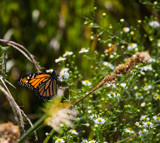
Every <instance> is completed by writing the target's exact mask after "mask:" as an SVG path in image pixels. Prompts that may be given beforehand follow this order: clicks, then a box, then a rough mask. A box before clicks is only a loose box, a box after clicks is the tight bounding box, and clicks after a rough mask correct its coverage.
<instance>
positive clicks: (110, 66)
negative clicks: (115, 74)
mask: <svg viewBox="0 0 160 143" xmlns="http://www.w3.org/2000/svg"><path fill="white" fill-rule="evenodd" d="M103 65H104V66H107V67H109V68H110V69H112V70H114V68H115V67H114V66H113V65H112V64H111V63H109V62H103Z"/></svg>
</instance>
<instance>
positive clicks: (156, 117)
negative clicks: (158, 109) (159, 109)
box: [153, 114, 160, 122]
mask: <svg viewBox="0 0 160 143" xmlns="http://www.w3.org/2000/svg"><path fill="white" fill-rule="evenodd" d="M153 119H154V120H155V121H156V122H160V114H158V115H157V116H153Z"/></svg>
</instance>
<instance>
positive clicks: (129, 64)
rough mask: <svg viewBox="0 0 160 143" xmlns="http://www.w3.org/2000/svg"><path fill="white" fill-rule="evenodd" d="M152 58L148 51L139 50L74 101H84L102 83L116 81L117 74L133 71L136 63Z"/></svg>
mask: <svg viewBox="0 0 160 143" xmlns="http://www.w3.org/2000/svg"><path fill="white" fill-rule="evenodd" d="M149 59H150V56H149V54H148V52H138V53H137V54H135V55H134V56H132V57H131V58H129V59H128V60H127V61H126V63H125V64H122V65H120V66H118V67H117V68H116V69H115V70H114V71H113V72H112V73H111V74H109V75H107V76H105V77H104V78H103V79H102V80H101V81H100V82H99V83H98V85H97V86H96V87H94V88H92V89H91V91H89V92H88V93H87V94H86V95H85V96H84V97H82V98H81V99H80V100H78V101H76V102H75V103H73V104H74V105H75V104H77V103H79V102H80V101H82V100H83V99H84V98H86V97H87V96H89V95H90V94H92V93H93V92H94V91H96V90H97V89H99V88H100V87H101V86H102V85H104V84H105V83H114V82H116V81H117V75H119V74H126V73H128V72H131V70H132V69H133V68H134V65H135V64H138V63H144V62H147V61H148V60H149Z"/></svg>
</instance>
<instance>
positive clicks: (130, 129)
mask: <svg viewBox="0 0 160 143" xmlns="http://www.w3.org/2000/svg"><path fill="white" fill-rule="evenodd" d="M124 131H125V132H126V133H129V134H134V133H135V132H134V131H133V130H132V128H126V129H124Z"/></svg>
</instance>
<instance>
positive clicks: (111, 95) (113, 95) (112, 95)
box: [107, 92, 116, 98]
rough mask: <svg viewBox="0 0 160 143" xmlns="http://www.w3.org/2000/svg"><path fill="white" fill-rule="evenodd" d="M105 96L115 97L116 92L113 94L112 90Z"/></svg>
mask: <svg viewBox="0 0 160 143" xmlns="http://www.w3.org/2000/svg"><path fill="white" fill-rule="evenodd" d="M107 96H108V97H109V98H115V97H116V94H115V93H114V92H112V93H111V94H110V93H109V94H107Z"/></svg>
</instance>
